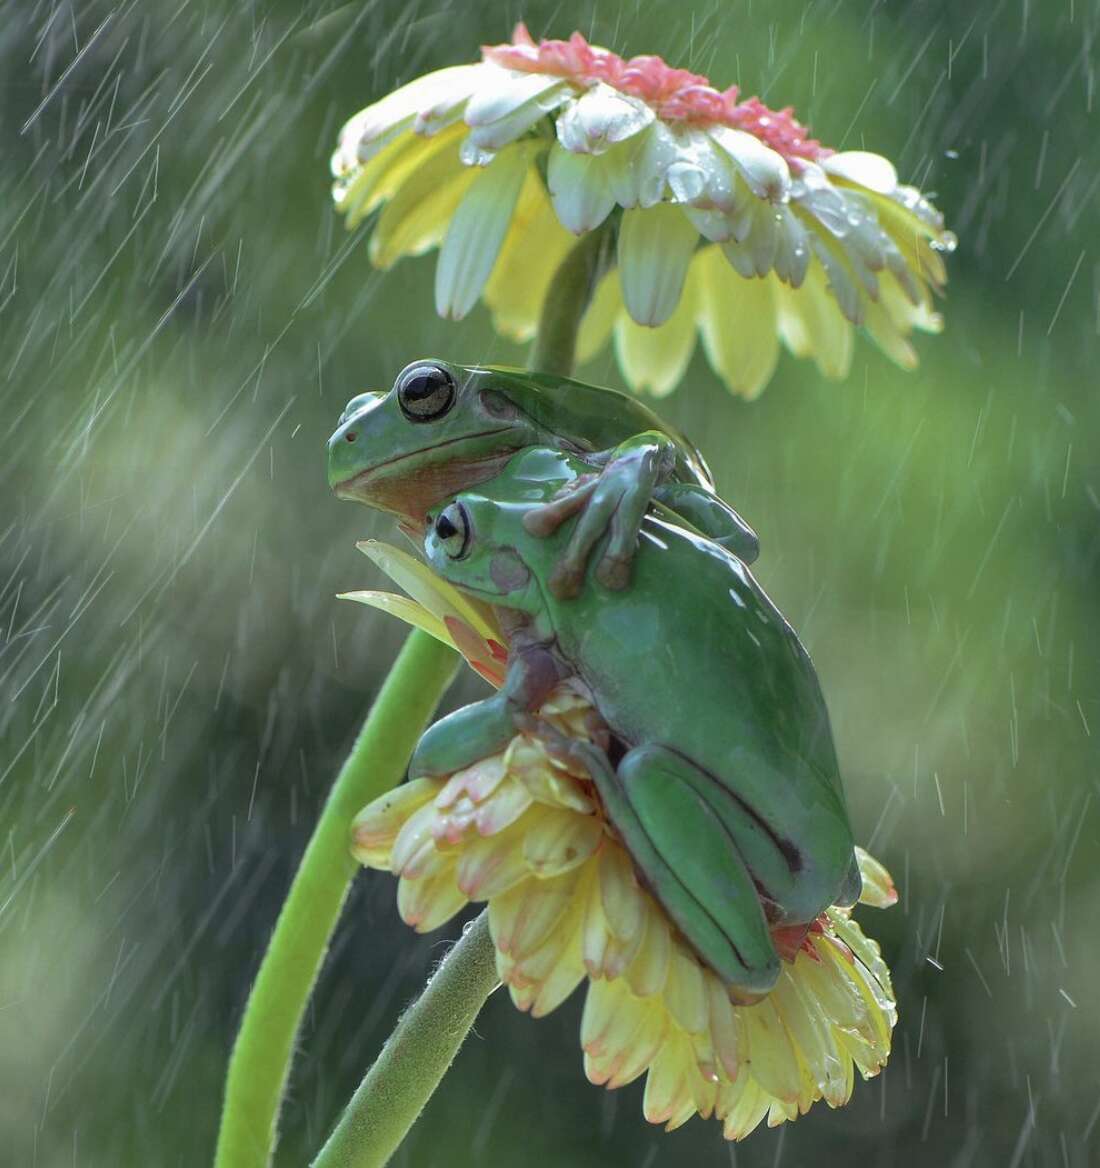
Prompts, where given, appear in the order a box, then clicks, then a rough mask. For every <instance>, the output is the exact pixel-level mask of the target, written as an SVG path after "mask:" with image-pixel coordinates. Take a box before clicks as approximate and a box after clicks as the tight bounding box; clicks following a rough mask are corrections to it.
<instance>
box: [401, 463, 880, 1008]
mask: <svg viewBox="0 0 1100 1168" xmlns="http://www.w3.org/2000/svg"><path fill="white" fill-rule="evenodd" d="M585 470H586V464H585V463H584V462H583V461H581V460H579V459H576V458H573V457H570V456H568V455H564V454H560V453H557V452H553V451H548V450H532V451H527V452H524V453H521V454H519V455H517V456H516V457H515V458H514V459H513V460H512V461H511V462H510V463H509V464H508V466H507V467H506V468H505V470H504V471H503V472H502V473H501V474H500V475H498V477H497V478H495V479H494V480H493V481H492V482H491V483H487V484H486V485H485V489H484V491H483V492H476V491H475V492H469V491H467V492H464V493H462V494H460V495H458V496H457V498H456V499H454V500H453V501H451V502H449V503H447V504H445V505H443V506H442V507H439V508H437V509H435V510H434V511H433V512H432V513H431V515H430V520H431V525H430V527H429V530H428V534H427V536H426V539H425V554H426V557H427V559H428V562H429V563H430V564H431V566H432V568H433V569H434V570H435V571H437V572H438V573H439V574H440V575H441V576H443V577H445V578H446V579H448V580H449V581H451V582H452V583H453V584H455V585H457V586H458V587H460V588H462V589H463V590H465V591H467V592H469V593H470V594H472V595H473V596H476V597H478V598H479V599H481V600H483V601H487V602H488V603H490V604H492V605H494V606H496V607H497V609H498V611H499V612H501V613H502V614H503V615H504V616H505V617H506V618H507V621H508V632H509V637H510V649H509V654H510V656H509V665H508V673H507V677H506V681H505V685H504V687H503V688H502V689H501V690H500V691H499V692H498V693H496V694H495V695H493V696H492V697H490V698H487V699H485V700H484V701H481V702H477V703H475V704H474V705H471V706H467V707H465V708H463V709H461V710H458V711H456V712H455V713H454V714H451V715H449V716H448V717H446V718H444V719H442V720H441V721H439V722H437V723H436V724H435V725H434V726H433V727H431V729H429V730H428V731H427V733H426V734H425V735H424V737H423V738H422V739H421V741H420V743H419V745H418V746H417V749H416V753H415V754H414V756H413V760H412V765H411V767H410V774H411V775H413V776H420V775H444V774H450V773H453V772H455V771H457V770H459V769H461V768H463V767H465V766H468V765H470V764H472V763H473V762H475V761H476V760H478V759H481V758H485V757H488V756H489V755H491V754H493V753H494V752H495V751H497V750H499V749H501V748H502V747H503V746H504V744H505V743H507V741H508V740H509V739H510V738H511V737H512V736H513V735H514V734H515V733H516V730H517V727H518V728H519V729H527V730H533V731H535V732H540V733H542V734H543V735H544V737H546V736H549V738H550V740H551V742H552V745H553V747H554V749H557V750H559V751H561V752H562V753H563V754H564V755H566V756H568V757H569V758H571V759H572V760H573V761H574V762H575V763H578V764H579V765H581V766H583V767H584V769H585V770H587V772H588V773H589V774H590V775H591V777H592V780H593V782H594V783H595V785H596V788H597V790H598V791H599V794H600V797H601V800H602V802H603V805H604V808H605V811H606V813H607V815H608V817H609V818H610V820H611V822H612V823H613V824H614V826H615V828H616V829H617V831H618V833H619V835H620V836H621V837H622V839H623V841H624V843H625V844H626V846H627V848H628V849H629V850H630V852H631V854H632V855H633V857H634V860H635V863H636V864H637V866H638V868H639V869H640V871H641V873H642V874H643V877H644V880H645V882H646V883H647V884H648V885H649V887H650V889H651V891H652V892H653V894H654V896H655V897H656V898H657V899H658V900H659V901H660V902H661V904H662V905H663V906H664V908H665V909H666V911H667V912H668V913H669V915H670V916H671V917H672V919H673V920H675V921H676V923H677V924H678V925H679V927H680V929H681V930H682V932H683V933H684V935H685V937H686V938H687V939H688V941H689V943H690V944H692V945H693V946H694V948H695V949H696V951H697V952H698V954H699V955H700V957H701V958H702V959H703V960H704V961H706V962H707V964H709V965H710V966H711V967H712V968H713V969H714V970H715V971H716V972H717V973H718V974H719V975H720V976H721V977H722V978H723V979H724V980H725V981H726V982H727V983H728V984H730V985H732V986H735V987H737V988H738V989H740V990H741V991H743V992H745V993H748V994H759V993H764V992H766V991H767V990H768V989H770V988H771V986H772V985H774V983H775V980H776V978H777V976H778V972H779V959H778V956H777V952H776V949H775V943H774V939H773V930H783V931H784V932H785V933H786V934H787V935H790V933H791V932H793V933H794V934H795V935H796V936H798V937H799V939H800V938H801V936H802V935H803V933H804V929H803V931H802V932H800V931H799V926H803V927H808V926H809V925H810V923H811V922H813V921H814V920H815V918H816V917H817V916H818V915H819V914H820V913H821V912H822V911H823V910H824V909H825V908H826V907H828V906H829V905H832V904H852V903H854V901H855V899H856V898H857V896H858V894H859V887H860V879H859V871H858V868H857V866H856V862H855V856H854V850H853V838H852V830H851V826H850V823H849V819H848V811H847V807H846V804H845V799H844V793H843V789H842V785H841V779H840V773H839V769H838V765H837V758H836V752H835V749H834V746H833V738H832V733H831V730H830V726H829V717H828V713H827V710H826V707H825V702H824V699H823V697H822V693H821V688H820V686H819V684H818V680H817V674H816V672H815V671H814V667H813V665H812V663H811V662H810V659H809V657H808V656H807V654H806V651H805V650H804V649H803V647H802V644H801V643H800V641H799V640H798V637H797V636H796V635H795V633H794V631H793V629H792V628H791V626H790V625H789V624H788V623H787V621H786V620H785V619H784V618H783V616H782V615H781V614H780V613H779V611H778V610H777V609H776V607H775V606H774V605H773V604H772V602H771V601H770V600H769V599H768V597H767V596H766V595H765V593H764V592H763V590H762V589H761V588H760V586H759V585H758V584H757V583H756V581H755V580H754V579H753V577H752V575H751V574H750V573H749V571H748V569H747V568H746V567H745V565H744V563H742V561H741V560H740V559H738V558H737V557H736V556H733V555H731V554H730V553H728V552H727V551H725V550H724V549H722V548H720V547H718V546H717V545H716V544H714V543H713V542H711V541H709V540H707V539H704V538H700V537H699V536H697V535H695V534H693V533H691V532H688V531H686V530H684V529H683V528H682V527H679V526H677V525H675V524H673V523H669V522H666V521H664V520H663V519H660V518H656V517H654V516H651V515H647V516H646V517H645V518H644V521H643V525H642V535H641V542H640V544H639V548H638V554H637V556H636V558H635V564H634V572H633V578H632V581H631V583H630V586H629V587H628V588H626V589H625V590H622V591H618V592H609V591H608V590H607V589H605V588H603V587H602V586H600V584H599V582H598V580H597V579H596V578H595V576H596V570H595V568H593V569H590V573H589V577H590V578H589V579H588V580H586V584H585V587H584V589H583V591H582V593H581V595H580V596H579V597H578V598H577V599H574V600H571V601H569V602H568V603H563V602H562V601H560V600H559V599H558V598H557V597H556V596H555V595H554V592H553V590H552V589H551V588H550V587H549V581H550V579H551V577H552V575H553V573H554V571H555V570H556V565H557V562H558V558H559V556H560V554H561V550H562V545H563V544H565V543H567V542H568V540H569V538H570V533H569V530H568V527H569V524H570V523H571V522H572V520H569V521H567V522H565V523H563V525H562V528H561V530H560V531H559V532H558V533H557V534H555V535H554V536H552V537H544V538H538V537H532V535H531V532H530V530H529V528H530V523H529V520H528V516H529V514H530V513H531V511H532V509H534V510H536V512H537V511H538V509H539V508H541V507H543V506H544V505H545V503H546V501H547V500H548V499H551V498H554V497H555V496H557V495H558V494H559V493H560V491H561V489H562V488H563V486H568V484H570V483H575V482H576V481H578V480H579V479H580V478H582V477H583V475H584V474H585ZM664 514H665V515H666V516H667V515H668V512H665V513H664ZM597 554H598V549H597ZM565 677H574V678H577V679H579V681H580V682H581V683H582V684H583V686H584V687H586V688H587V690H588V692H589V693H590V695H591V698H592V701H593V704H594V705H595V706H596V708H597V710H598V711H599V713H600V715H601V716H602V718H603V720H604V721H605V722H606V723H607V725H608V726H609V727H610V730H611V733H612V735H613V745H612V747H611V749H610V750H609V751H607V752H603V751H601V750H599V749H598V748H597V747H595V746H592V745H591V744H586V743H579V742H570V741H565V740H563V739H560V737H559V738H557V739H556V740H555V737H554V735H553V732H552V731H550V730H549V728H548V727H546V726H543V725H541V724H539V723H537V722H536V721H534V719H535V712H536V711H537V709H538V707H539V705H540V703H541V702H542V701H543V700H544V699H545V697H546V696H547V694H548V693H549V692H550V691H551V690H552V689H553V687H554V686H555V685H556V684H558V683H559V682H560V681H561V680H562V679H563V678H565Z"/></svg>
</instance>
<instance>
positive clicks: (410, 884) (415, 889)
mask: <svg viewBox="0 0 1100 1168" xmlns="http://www.w3.org/2000/svg"><path fill="white" fill-rule="evenodd" d="M466 904H467V900H466V897H465V896H463V895H462V893H461V892H460V891H459V889H458V886H457V885H456V884H455V874H454V864H453V863H452V864H449V865H445V866H441V867H440V868H439V869H438V870H436V871H434V872H433V873H432V874H431V875H430V876H425V877H423V878H422V879H419V880H407V879H401V880H399V881H398V882H397V911H398V912H399V913H400V914H401V919H402V920H403V921H404V922H405V924H407V925H411V926H412V927H413V928H414V929H415V930H416V931H417V932H418V933H430V932H431V931H432V930H433V929H438V928H439V926H440V925H442V924H445V923H446V922H447V921H449V920H450V919H451V917H453V916H454V915H455V913H457V912H461V911H462V909H463V908H465V907H466Z"/></svg>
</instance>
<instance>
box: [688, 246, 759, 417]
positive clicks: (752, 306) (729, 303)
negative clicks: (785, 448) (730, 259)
mask: <svg viewBox="0 0 1100 1168" xmlns="http://www.w3.org/2000/svg"><path fill="white" fill-rule="evenodd" d="M692 271H693V274H694V276H695V278H696V279H697V280H698V285H699V293H698V303H699V331H700V332H701V333H702V337H703V347H704V349H705V350H706V354H707V359H708V360H709V361H710V363H711V365H712V366H713V368H714V370H715V371H716V372H717V373H718V375H719V376H720V377H721V378H722V380H723V381H724V382H725V384H726V386H727V387H728V388H729V389H731V390H732V391H733V392H734V393H739V394H741V395H743V396H744V397H747V398H749V399H752V398H754V397H756V396H758V395H759V394H760V392H761V390H763V388H764V386H765V385H767V383H768V381H769V380H770V379H771V375H772V373H773V372H774V371H775V366H776V362H777V361H778V360H779V336H778V333H777V318H776V302H775V291H774V277H770V278H768V279H765V280H756V279H753V280H746V279H744V278H743V277H742V276H740V275H738V273H737V272H735V271H734V270H733V269H732V268H731V267H730V265H729V264H728V263H727V262H726V259H725V257H724V256H723V254H722V251H721V249H720V248H718V247H706V248H703V249H702V250H701V251H700V252H699V253H698V254H697V255H696V257H695V260H694V261H693V263H692Z"/></svg>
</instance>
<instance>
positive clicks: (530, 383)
mask: <svg viewBox="0 0 1100 1168" xmlns="http://www.w3.org/2000/svg"><path fill="white" fill-rule="evenodd" d="M527 447H539V448H544V449H549V450H555V451H560V452H562V453H568V454H572V455H575V456H577V457H578V458H580V459H582V460H583V462H584V463H585V469H584V472H583V473H582V475H581V476H580V481H579V482H574V483H571V484H570V485H571V487H572V488H573V489H571V490H570V491H569V492H568V493H567V497H565V498H562V499H560V500H556V501H555V500H551V499H548V500H546V503H547V505H546V506H545V507H544V509H543V510H542V511H541V512H539V513H538V514H536V515H533V516H532V518H531V520H530V524H531V529H532V532H533V533H535V532H537V533H541V534H543V535H547V536H549V535H552V534H553V533H554V532H555V531H556V530H557V529H558V528H559V527H560V526H561V525H562V524H563V523H564V522H565V521H566V520H567V519H571V518H572V517H573V516H575V515H579V520H578V522H577V523H576V524H574V525H572V529H571V530H572V538H571V539H570V540H569V541H568V542H567V543H564V544H562V543H561V542H560V541H556V546H559V556H558V562H557V564H556V565H555V571H554V572H553V573H552V575H551V578H550V581H549V583H550V587H551V588H552V589H553V591H554V592H555V594H556V595H558V596H560V597H563V598H566V597H571V596H576V595H577V593H578V592H579V591H580V588H581V585H582V582H583V580H584V576H585V571H586V569H587V566H588V559H589V556H590V554H591V553H592V550H593V548H594V547H595V546H596V544H597V543H598V542H599V541H600V540H601V539H602V538H603V537H604V536H605V535H608V536H609V538H608V539H607V541H606V543H605V544H604V545H603V549H602V552H601V555H600V557H599V561H598V565H597V575H598V578H599V580H600V581H601V583H603V584H604V585H605V586H606V587H609V588H612V589H616V588H623V587H625V586H626V585H627V583H628V582H629V578H630V564H631V559H632V557H633V554H634V549H635V547H636V545H637V538H638V532H639V530H640V528H641V523H642V516H643V515H644V513H645V509H646V507H647V506H648V505H649V503H650V501H651V499H656V500H657V501H659V502H661V503H663V504H664V505H666V506H668V507H670V508H671V509H672V510H673V511H674V512H675V513H676V514H677V515H678V516H679V519H680V521H681V522H682V523H684V524H685V525H687V526H690V527H692V528H693V529H695V530H696V531H698V532H700V533H701V534H703V535H706V536H708V537H709V538H711V539H713V540H715V541H716V542H718V543H720V544H722V545H723V546H725V547H727V548H729V549H730V550H731V551H733V552H734V553H735V554H736V555H738V556H740V557H741V559H743V560H745V561H746V562H747V563H751V562H752V560H754V559H755V558H756V555H757V551H758V543H757V539H756V535H755V533H754V532H753V530H752V529H751V528H750V527H749V526H748V524H747V523H745V521H744V520H743V519H742V518H741V517H740V516H739V515H738V514H737V513H736V512H735V511H734V510H733V509H732V508H731V507H729V506H728V505H727V504H726V503H724V502H723V501H722V500H721V499H719V498H718V496H717V495H715V493H714V484H713V480H712V479H711V476H710V472H709V470H708V469H707V467H706V464H705V462H704V461H703V458H702V456H701V455H700V453H699V452H698V450H696V449H695V447H694V446H693V445H692V444H691V443H690V442H689V441H688V440H687V439H686V438H685V437H684V436H683V435H681V434H679V433H678V432H677V431H676V430H674V429H673V428H671V427H669V426H667V425H666V424H665V423H664V422H662V421H661V419H660V418H658V417H657V415H656V414H654V413H653V411H652V410H650V409H649V408H648V407H646V406H645V405H644V404H643V403H641V402H640V401H638V400H637V399H636V398H633V397H631V396H630V395H628V394H625V393H620V392H619V391H617V390H613V389H604V388H601V387H598V386H592V385H586V384H585V383H584V382H580V381H573V380H571V379H569V378H562V377H551V376H549V375H545V374H539V373H530V372H527V371H525V370H522V369H508V368H501V367H495V366H488V365H476V366H467V365H456V364H453V363H449V362H445V361H439V360H435V359H430V360H422V361H415V362H413V363H412V364H411V365H409V366H407V367H406V368H405V369H403V370H402V371H401V373H400V374H399V375H398V377H397V379H396V381H395V382H394V385H393V387H392V389H390V390H389V392H388V393H364V394H360V395H359V396H358V397H355V398H352V400H351V401H350V402H349V403H348V405H347V408H346V409H345V410H344V413H343V415H342V416H341V418H340V423H339V425H338V427H337V429H336V432H335V433H334V434H333V435H332V437H331V438H330V439H329V443H328V478H329V484H330V485H331V487H332V488H333V490H334V491H335V492H336V494H337V495H338V496H339V497H340V498H344V499H351V500H355V501H357V502H360V503H365V504H367V505H368V506H370V507H375V508H378V509H380V510H383V511H387V512H390V513H391V514H393V515H396V516H397V517H398V518H399V519H400V520H401V521H402V522H403V523H404V525H405V526H406V528H407V529H410V530H411V531H413V532H416V533H421V532H422V531H423V524H424V516H425V514H426V513H427V512H428V511H429V510H430V509H431V508H432V507H434V506H435V505H436V504H438V503H440V502H441V501H442V500H444V499H447V498H450V497H451V496H453V495H455V494H456V493H457V492H459V491H461V490H465V489H468V488H471V487H474V486H477V485H478V484H480V483H483V482H486V481H487V480H489V479H491V478H494V477H495V476H496V475H498V474H499V473H500V472H501V470H502V469H503V467H504V465H505V464H506V463H507V462H508V460H509V459H510V458H511V457H512V456H513V455H514V454H515V453H516V452H517V451H519V450H522V449H524V448H527Z"/></svg>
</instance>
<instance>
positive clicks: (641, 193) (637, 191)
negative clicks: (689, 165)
mask: <svg viewBox="0 0 1100 1168" xmlns="http://www.w3.org/2000/svg"><path fill="white" fill-rule="evenodd" d="M638 142H639V147H638V153H637V154H636V156H635V157H634V160H633V161H634V165H633V167H632V173H631V175H630V177H629V181H628V182H624V184H623V185H624V186H625V187H626V188H627V190H626V191H624V194H626V195H627V197H626V198H625V199H624V198H619V202H620V203H621V204H622V205H623V206H624V207H634V206H638V207H653V206H655V205H656V204H657V203H659V202H660V201H661V200H662V199H663V198H664V197H665V186H666V185H667V179H668V168H669V167H670V166H671V165H672V164H673V163H674V162H675V161H676V159H677V158H678V157H679V156H680V146H679V143H678V142H677V140H676V136H675V135H674V134H673V132H672V131H671V130H670V129H669V128H668V126H666V125H665V124H664V122H660V121H657V122H654V123H653V125H652V126H650V127H649V130H648V131H647V132H646V133H645V134H644V135H641V136H640V137H639V138H638Z"/></svg>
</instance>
